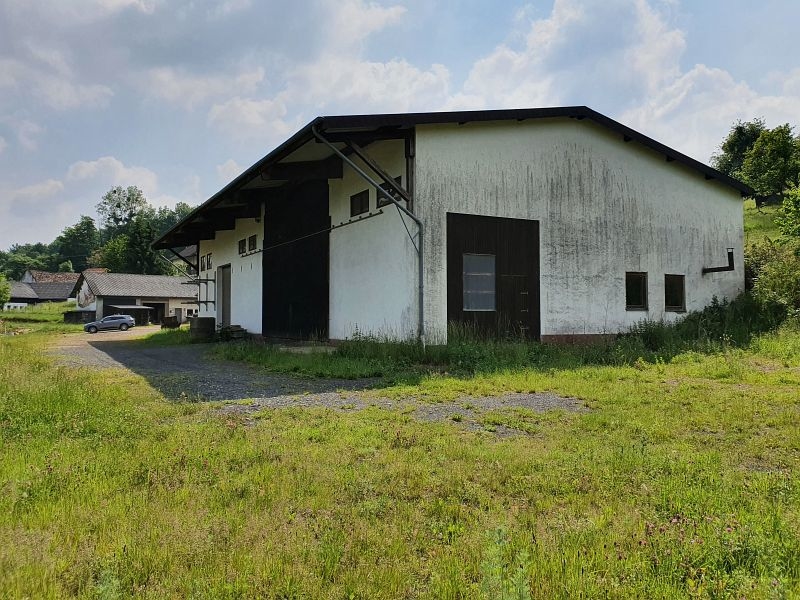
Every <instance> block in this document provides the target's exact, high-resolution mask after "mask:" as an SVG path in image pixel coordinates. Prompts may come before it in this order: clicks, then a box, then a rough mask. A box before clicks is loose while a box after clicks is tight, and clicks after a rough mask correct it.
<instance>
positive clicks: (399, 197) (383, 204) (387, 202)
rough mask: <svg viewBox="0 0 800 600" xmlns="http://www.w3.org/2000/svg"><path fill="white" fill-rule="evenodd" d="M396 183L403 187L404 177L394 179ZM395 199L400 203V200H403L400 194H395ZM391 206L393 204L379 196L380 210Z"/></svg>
mask: <svg viewBox="0 0 800 600" xmlns="http://www.w3.org/2000/svg"><path fill="white" fill-rule="evenodd" d="M394 182H395V183H396V184H397V185H399V186H400V187H403V178H402V176H400V175H398V176H397V177H395V178H394ZM386 191H387V192H390V191H391V190H386ZM394 199H395V200H398V201H399V200H402V197H401V196H400V195H399V194H394ZM389 204H391V202H389V201H388V200H387V199H386V198H384V197H383V196H382V195H380V194H378V208H381V207H382V206H388V205H389Z"/></svg>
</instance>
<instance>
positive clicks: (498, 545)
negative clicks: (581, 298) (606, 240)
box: [0, 326, 800, 599]
mask: <svg viewBox="0 0 800 600" xmlns="http://www.w3.org/2000/svg"><path fill="white" fill-rule="evenodd" d="M52 335H54V334H53V333H52V332H51V333H49V334H31V335H27V336H16V337H13V338H12V337H6V338H3V339H2V340H0V488H2V493H0V590H2V594H0V595H2V596H3V597H9V598H23V597H30V598H58V597H81V598H127V597H148V598H149V597H155V598H161V597H174V598H261V597H265V598H336V599H339V598H417V597H419V598H491V599H494V598H527V597H535V598H578V597H619V598H628V597H640V598H676V597H710V598H711V597H713V598H740V597H746V598H789V597H796V596H797V595H798V594H800V427H799V425H800V398H799V395H800V394H799V391H800V332H798V330H797V329H796V328H792V327H790V326H787V327H785V328H784V329H783V330H781V331H780V332H778V333H773V334H765V335H763V336H761V337H759V338H757V339H755V340H753V341H752V342H751V343H750V344H749V345H748V347H746V348H738V349H737V348H733V347H720V348H718V349H716V350H715V351H712V350H711V349H710V350H709V351H708V352H696V351H688V352H681V353H677V354H675V355H674V356H673V357H671V358H670V359H669V360H653V361H652V362H647V361H636V362H634V363H632V364H622V365H615V364H585V365H575V364H569V363H568V362H565V360H564V355H561V354H559V355H558V356H560V357H561V358H558V360H555V359H553V358H552V357H548V355H545V357H544V358H542V359H541V360H539V361H538V362H532V363H530V364H528V365H515V366H513V367H512V368H509V369H505V370H504V369H502V368H498V369H494V370H492V369H484V370H481V371H480V372H477V373H475V374H472V375H470V374H466V373H463V374H457V375H453V374H448V373H443V372H436V371H430V372H428V373H427V374H418V375H417V377H416V379H415V380H413V381H412V380H403V381H397V382H391V381H385V382H384V384H383V385H384V386H386V387H384V388H383V389H381V390H380V393H381V394H384V395H388V396H390V397H399V396H403V395H414V396H416V397H419V398H422V399H428V400H429V401H431V402H440V401H444V400H446V399H447V398H452V397H455V396H460V395H474V394H489V393H497V392H502V391H509V390H511V391H522V392H530V391H542V390H549V391H553V392H556V393H560V394H563V395H570V396H576V397H578V398H580V399H582V400H583V402H584V403H585V404H586V405H587V406H588V407H589V408H590V409H591V410H590V411H588V412H585V413H569V412H560V411H556V412H550V413H541V414H537V413H532V412H527V411H524V410H519V409H517V410H513V411H498V412H496V413H493V414H491V415H485V422H486V424H487V431H484V432H470V431H466V430H464V429H463V428H461V427H459V424H458V423H457V422H447V423H434V424H431V423H419V422H416V421H414V420H413V419H411V417H410V416H409V415H407V414H403V413H402V412H399V411H389V410H381V409H378V408H371V409H367V410H364V411H360V412H356V411H353V412H346V411H345V412H335V411H330V410H324V409H317V410H299V409H290V410H275V411H264V412H261V413H259V414H258V415H257V419H256V422H255V424H254V425H250V424H248V423H249V422H248V421H245V420H240V419H239V418H237V417H232V416H226V417H222V416H221V415H219V414H217V413H216V412H215V407H214V406H213V405H208V404H198V403H174V402H167V401H165V400H164V399H163V398H162V397H161V396H160V395H159V394H158V393H157V392H155V391H154V390H153V389H151V388H150V387H148V386H147V384H146V383H145V381H144V380H143V379H141V378H139V377H137V376H133V375H130V374H126V373H120V372H114V371H109V372H102V371H100V372H98V371H88V370H84V371H70V370H67V369H64V368H57V367H55V366H53V365H52V364H51V362H50V360H49V359H48V358H46V357H44V356H43V354H42V347H43V345H44V344H45V343H46V341H47V339H49V336H52ZM373 393H378V392H377V391H376V392H373ZM492 424H496V425H499V424H504V425H509V426H511V427H514V428H516V429H518V430H520V431H523V432H525V433H523V434H521V435H519V436H515V437H511V438H500V437H497V436H496V435H494V434H493V433H491V429H492V427H491V426H492Z"/></svg>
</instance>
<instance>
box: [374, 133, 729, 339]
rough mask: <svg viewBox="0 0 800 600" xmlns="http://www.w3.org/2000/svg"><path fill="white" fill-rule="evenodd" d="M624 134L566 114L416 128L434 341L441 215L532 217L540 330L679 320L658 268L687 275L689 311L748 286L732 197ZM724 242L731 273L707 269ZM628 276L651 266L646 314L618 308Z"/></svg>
mask: <svg viewBox="0 0 800 600" xmlns="http://www.w3.org/2000/svg"><path fill="white" fill-rule="evenodd" d="M621 137H622V136H621V135H619V134H614V133H612V132H610V131H609V130H607V129H605V128H602V127H600V126H598V125H596V124H594V123H592V122H590V121H588V120H584V121H577V120H569V119H558V120H552V121H550V120H548V121H543V120H537V121H529V122H522V123H517V122H512V123H483V124H481V123H468V124H465V125H462V126H458V125H443V126H424V127H418V128H417V139H416V156H417V161H416V196H415V202H416V205H417V211H418V214H420V215H421V217H422V219H423V220H424V222H425V227H426V236H425V238H426V239H425V245H426V248H425V261H426V269H425V284H424V285H425V302H426V307H425V320H426V329H427V331H428V337H429V340H431V341H437V340H438V341H442V340H444V339H445V336H446V326H447V322H446V321H447V280H446V272H447V271H446V268H447V265H446V256H447V252H446V250H447V231H446V214H447V212H459V213H466V214H480V215H490V216H501V217H510V218H523V219H535V220H538V221H539V223H540V225H539V227H540V252H541V256H540V268H541V283H540V286H541V333H542V335H574V334H602V333H614V332H618V331H623V330H626V329H627V328H629V327H630V326H631V325H632V324H634V323H636V322H637V321H640V320H642V319H645V318H647V319H653V320H661V319H665V320H668V321H671V320H674V319H676V318H678V317H680V314H678V313H672V312H665V310H664V275H665V274H679V275H681V274H682V275H685V284H686V285H685V288H686V308H687V310H697V309H701V308H703V307H704V306H706V305H707V304H708V303H709V302H710V301H711V299H712V297H713V296H717V297H719V298H723V297H727V298H734V297H735V296H737V295H738V294H739V293H740V292H741V291H742V290H743V288H744V270H743V240H744V232H743V211H742V200H741V198H740V195H739V193H738V192H736V191H735V190H733V189H731V188H729V187H727V186H724V185H722V184H720V183H718V182H716V181H706V180H705V178H704V176H703V175H702V174H700V173H698V172H696V171H694V170H691V169H688V168H686V167H684V166H682V165H680V164H678V163H675V162H672V163H667V162H666V160H665V157H664V156H663V155H660V154H657V153H655V152H652V151H650V150H648V149H646V148H644V147H642V146H640V145H637V144H636V142H630V143H625V142H623V140H622V139H621ZM727 247H733V248H734V249H735V264H736V269H735V271H731V272H722V273H715V274H709V275H705V276H704V275H702V274H701V269H702V268H703V267H707V266H722V265H725V264H726V263H727V255H726V248H727ZM626 271H646V272H647V273H648V279H649V286H648V287H649V290H648V291H649V293H648V298H649V309H648V310H647V311H644V312H639V311H636V312H634V311H627V310H626V309H625V273H626ZM383 280H384V281H386V280H387V278H386V277H384V278H383ZM406 301H408V298H407V297H406Z"/></svg>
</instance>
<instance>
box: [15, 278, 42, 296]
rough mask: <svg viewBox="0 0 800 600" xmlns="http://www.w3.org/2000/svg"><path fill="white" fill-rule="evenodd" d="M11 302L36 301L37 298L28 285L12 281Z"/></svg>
mask: <svg viewBox="0 0 800 600" xmlns="http://www.w3.org/2000/svg"><path fill="white" fill-rule="evenodd" d="M10 283H11V300H38V299H39V296H37V295H36V292H34V291H33V289H32V288H31V286H30V284H28V283H22V282H21V281H12V282H10Z"/></svg>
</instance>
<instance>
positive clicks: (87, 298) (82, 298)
mask: <svg viewBox="0 0 800 600" xmlns="http://www.w3.org/2000/svg"><path fill="white" fill-rule="evenodd" d="M76 298H77V304H78V308H80V309H81V310H95V311H96V310H97V298H96V297H95V295H94V294H93V293H92V290H90V289H89V284H88V283H86V280H85V279H84V280H83V282H82V283H81V289H80V290H78V295H77V297H76ZM101 310H102V307H101Z"/></svg>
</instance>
